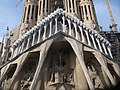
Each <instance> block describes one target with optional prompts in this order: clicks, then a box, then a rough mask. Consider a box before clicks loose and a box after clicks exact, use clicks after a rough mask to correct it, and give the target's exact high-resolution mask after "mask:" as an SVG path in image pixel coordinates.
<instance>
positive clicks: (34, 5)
mask: <svg viewBox="0 0 120 90" xmlns="http://www.w3.org/2000/svg"><path fill="white" fill-rule="evenodd" d="M37 14H38V0H25V5H24V12H23V18H22V23H21V27H20V36H21V35H23V34H24V33H26V32H27V31H28V30H29V29H30V28H31V27H33V26H34V25H35V24H36V22H37Z"/></svg>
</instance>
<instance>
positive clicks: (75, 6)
mask: <svg viewBox="0 0 120 90" xmlns="http://www.w3.org/2000/svg"><path fill="white" fill-rule="evenodd" d="M76 2H77V1H76V0H74V8H75V13H76V14H78V13H77V5H76Z"/></svg>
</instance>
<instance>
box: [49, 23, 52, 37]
mask: <svg viewBox="0 0 120 90" xmlns="http://www.w3.org/2000/svg"><path fill="white" fill-rule="evenodd" d="M50 36H52V21H50V34H49V37H50Z"/></svg>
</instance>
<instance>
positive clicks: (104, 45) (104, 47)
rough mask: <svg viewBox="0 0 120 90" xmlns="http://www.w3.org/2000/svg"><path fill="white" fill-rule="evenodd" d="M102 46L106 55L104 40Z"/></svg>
mask: <svg viewBox="0 0 120 90" xmlns="http://www.w3.org/2000/svg"><path fill="white" fill-rule="evenodd" d="M102 46H103V49H104V51H105V54H106V55H108V53H107V50H106V47H105V43H104V42H102Z"/></svg>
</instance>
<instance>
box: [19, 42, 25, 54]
mask: <svg viewBox="0 0 120 90" xmlns="http://www.w3.org/2000/svg"><path fill="white" fill-rule="evenodd" d="M24 41H25V40H23V42H22V46H21V50H20V53H22V52H23V48H24V43H25V42H24Z"/></svg>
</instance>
